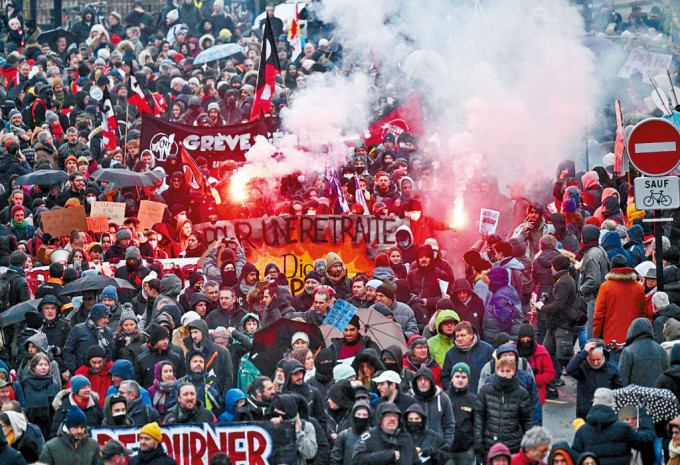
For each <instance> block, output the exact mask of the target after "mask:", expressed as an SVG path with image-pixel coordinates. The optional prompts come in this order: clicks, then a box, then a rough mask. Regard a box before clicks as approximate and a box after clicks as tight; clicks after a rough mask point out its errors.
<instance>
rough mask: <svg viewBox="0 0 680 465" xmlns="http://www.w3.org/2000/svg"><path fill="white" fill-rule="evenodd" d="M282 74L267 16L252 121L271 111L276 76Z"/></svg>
mask: <svg viewBox="0 0 680 465" xmlns="http://www.w3.org/2000/svg"><path fill="white" fill-rule="evenodd" d="M278 74H281V64H280V63H279V56H278V54H277V53H276V41H275V40H274V32H273V31H272V25H271V24H270V22H269V18H268V17H267V22H266V24H265V26H264V36H263V37H262V53H261V54H260V68H259V69H258V71H257V85H256V87H255V99H254V100H253V108H252V110H251V111H250V121H255V120H256V119H257V118H259V117H260V113H269V112H270V111H271V109H272V95H273V94H274V88H275V87H276V76H277V75H278Z"/></svg>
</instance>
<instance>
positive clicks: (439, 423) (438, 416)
mask: <svg viewBox="0 0 680 465" xmlns="http://www.w3.org/2000/svg"><path fill="white" fill-rule="evenodd" d="M411 394H412V395H413V398H414V399H415V400H416V403H418V404H419V405H420V406H421V407H422V408H423V409H424V411H425V413H426V416H427V419H426V421H427V429H428V430H431V431H433V432H434V433H436V434H438V435H440V436H441V437H442V438H443V439H444V442H445V443H446V444H451V443H452V442H453V435H454V429H455V422H454V416H453V410H452V408H451V401H450V399H449V397H448V396H447V395H446V394H445V393H444V391H442V389H441V388H440V387H439V386H437V385H436V383H435V380H434V375H433V374H432V372H431V371H430V369H429V368H421V369H420V370H418V372H416V374H415V377H414V378H413V381H412V382H411ZM407 412H408V410H407ZM407 415H408V413H407Z"/></svg>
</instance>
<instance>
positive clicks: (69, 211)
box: [40, 205, 87, 237]
mask: <svg viewBox="0 0 680 465" xmlns="http://www.w3.org/2000/svg"><path fill="white" fill-rule="evenodd" d="M40 218H41V220H42V224H43V231H45V232H46V233H48V234H50V235H51V236H52V237H63V236H68V235H69V234H71V231H73V230H74V229H82V230H83V231H85V230H87V216H86V215H85V207H84V206H82V205H79V206H77V207H69V208H60V209H57V210H52V211H48V212H44V213H43V214H42V215H41V216H40Z"/></svg>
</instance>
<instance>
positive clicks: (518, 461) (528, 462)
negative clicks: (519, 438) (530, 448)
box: [510, 449, 545, 465]
mask: <svg viewBox="0 0 680 465" xmlns="http://www.w3.org/2000/svg"><path fill="white" fill-rule="evenodd" d="M510 464H511V465H545V462H537V461H535V460H533V459H530V458H529V456H528V455H527V454H525V453H524V450H522V449H520V450H519V452H517V453H516V454H512V461H511V462H510Z"/></svg>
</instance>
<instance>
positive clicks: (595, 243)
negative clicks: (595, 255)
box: [576, 239, 600, 261]
mask: <svg viewBox="0 0 680 465" xmlns="http://www.w3.org/2000/svg"><path fill="white" fill-rule="evenodd" d="M599 246H600V241H599V240H597V239H595V240H594V241H590V242H586V243H585V244H583V247H581V249H580V250H579V251H578V252H577V253H576V260H579V261H580V260H583V256H584V255H585V254H586V252H588V251H589V250H590V249H592V248H593V247H599Z"/></svg>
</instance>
